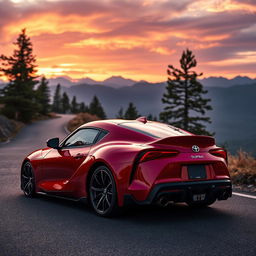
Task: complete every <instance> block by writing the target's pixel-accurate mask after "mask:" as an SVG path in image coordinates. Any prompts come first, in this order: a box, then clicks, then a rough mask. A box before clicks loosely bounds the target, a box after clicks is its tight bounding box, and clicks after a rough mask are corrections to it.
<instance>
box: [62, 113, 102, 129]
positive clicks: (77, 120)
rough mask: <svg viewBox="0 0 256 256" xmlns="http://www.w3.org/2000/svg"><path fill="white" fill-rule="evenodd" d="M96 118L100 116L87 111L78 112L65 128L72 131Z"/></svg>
mask: <svg viewBox="0 0 256 256" xmlns="http://www.w3.org/2000/svg"><path fill="white" fill-rule="evenodd" d="M97 120H100V118H99V117H98V116H96V115H92V114H89V113H79V114H77V115H76V116H75V117H74V118H73V119H71V120H70V121H69V122H68V124H67V129H68V130H69V131H70V132H73V131H74V130H75V129H76V128H78V127H79V126H80V125H82V124H85V123H88V122H92V121H97Z"/></svg>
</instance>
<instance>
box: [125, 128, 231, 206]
mask: <svg viewBox="0 0 256 256" xmlns="http://www.w3.org/2000/svg"><path fill="white" fill-rule="evenodd" d="M157 126H159V124H158V125H157ZM144 127H145V126H144ZM159 127H160V128H161V126H159ZM160 128H159V129H160ZM170 128H171V127H170ZM136 129H137V127H136ZM146 131H147V133H149V131H150V129H149V127H147V129H146ZM152 134H153V135H156V134H157V132H156V131H155V130H154V131H153V132H152ZM159 137H160V136H159ZM159 137H158V139H156V140H155V141H154V142H151V143H149V144H147V145H145V149H143V150H141V151H140V152H139V153H138V154H137V157H136V159H135V160H134V163H133V168H132V172H131V175H130V184H129V188H128V191H127V195H126V198H125V199H126V201H129V200H132V201H135V202H136V203H138V204H151V203H156V202H158V203H161V204H163V205H165V204H167V203H168V202H186V203H188V204H190V205H209V204H211V203H213V202H214V201H215V200H216V199H217V200H226V199H227V198H229V197H231V195H232V185H231V182H230V175H229V172H228V168H227V153H226V151H225V150H224V149H222V148H219V147H217V146H216V145H215V141H214V138H212V137H208V136H196V135H192V134H189V133H186V132H184V131H181V134H180V135H177V134H175V136H170V137H164V136H163V137H164V138H161V137H160V138H159Z"/></svg>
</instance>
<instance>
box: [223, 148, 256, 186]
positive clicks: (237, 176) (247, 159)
mask: <svg viewBox="0 0 256 256" xmlns="http://www.w3.org/2000/svg"><path fill="white" fill-rule="evenodd" d="M228 163H229V171H230V175H231V179H232V181H233V183H234V184H236V185H252V186H256V159H255V158H254V157H253V156H252V155H250V154H249V153H247V152H245V151H242V150H240V151H238V152H237V154H236V155H229V159H228Z"/></svg>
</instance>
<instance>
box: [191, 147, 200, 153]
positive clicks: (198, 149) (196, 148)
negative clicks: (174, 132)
mask: <svg viewBox="0 0 256 256" xmlns="http://www.w3.org/2000/svg"><path fill="white" fill-rule="evenodd" d="M192 151H193V152H195V153H198V152H199V151H200V148H199V147H198V146H197V145H193V146H192Z"/></svg>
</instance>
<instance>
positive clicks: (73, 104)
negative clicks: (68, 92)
mask: <svg viewBox="0 0 256 256" xmlns="http://www.w3.org/2000/svg"><path fill="white" fill-rule="evenodd" d="M78 107H79V104H78V103H77V102H76V96H73V98H72V101H71V106H70V108H71V112H72V113H74V114H75V113H78V112H79V108H78Z"/></svg>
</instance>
